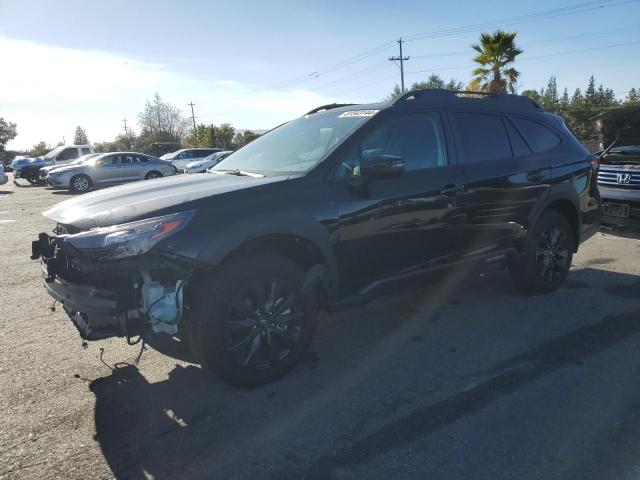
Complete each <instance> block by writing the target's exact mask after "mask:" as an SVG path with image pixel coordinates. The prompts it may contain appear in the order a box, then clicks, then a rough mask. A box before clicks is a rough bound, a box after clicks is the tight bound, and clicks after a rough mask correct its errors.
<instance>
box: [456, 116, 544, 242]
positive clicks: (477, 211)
mask: <svg viewBox="0 0 640 480" xmlns="http://www.w3.org/2000/svg"><path fill="white" fill-rule="evenodd" d="M450 118H451V123H452V125H454V127H455V132H456V141H457V145H458V146H459V151H460V152H461V155H460V168H461V170H462V173H463V174H464V177H465V182H466V188H465V191H464V192H463V193H461V194H460V197H459V202H460V205H461V206H463V207H464V208H465V211H466V214H467V218H468V220H467V225H466V227H465V229H466V230H467V233H466V235H465V238H466V242H465V250H466V251H467V252H471V253H475V252H482V253H486V252H489V251H491V250H493V249H498V250H499V249H503V248H507V247H511V246H513V245H514V242H515V241H517V240H518V238H521V237H522V236H523V234H524V229H525V228H526V225H527V219H528V218H529V212H531V210H532V209H533V206H534V205H535V203H536V201H537V200H538V199H539V198H540V196H541V195H543V194H544V192H545V191H546V190H548V188H549V181H550V179H551V177H550V169H549V168H546V167H545V164H544V162H539V161H538V160H536V159H535V158H534V157H533V156H532V153H531V150H530V149H529V147H528V146H527V145H526V143H524V141H523V139H522V138H521V137H520V136H519V134H518V133H517V132H516V131H515V130H513V129H512V128H511V127H512V126H511V125H510V124H508V123H505V121H506V119H504V118H502V116H500V115H496V114H488V113H486V114H485V113H467V112H451V113H450ZM507 127H508V128H507ZM515 135H518V136H517V137H516V136H515ZM514 152H515V154H514Z"/></svg>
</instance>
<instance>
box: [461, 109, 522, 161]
mask: <svg viewBox="0 0 640 480" xmlns="http://www.w3.org/2000/svg"><path fill="white" fill-rule="evenodd" d="M452 117H453V121H454V123H455V126H456V130H457V132H458V137H459V139H460V143H461V146H462V154H463V155H462V161H463V163H478V162H486V161H489V160H500V159H503V158H511V156H512V154H511V144H510V143H509V138H508V137H507V132H506V130H505V128H504V124H503V123H502V118H500V116H498V115H490V114H484V113H453V114H452Z"/></svg>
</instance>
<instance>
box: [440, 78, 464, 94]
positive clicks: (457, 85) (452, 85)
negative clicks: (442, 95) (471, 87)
mask: <svg viewBox="0 0 640 480" xmlns="http://www.w3.org/2000/svg"><path fill="white" fill-rule="evenodd" d="M444 88H446V89H447V90H452V91H457V92H460V91H462V90H464V89H465V88H464V83H462V82H461V81H459V80H456V79H455V78H452V79H451V80H449V81H448V82H447V84H446V85H445V87H444Z"/></svg>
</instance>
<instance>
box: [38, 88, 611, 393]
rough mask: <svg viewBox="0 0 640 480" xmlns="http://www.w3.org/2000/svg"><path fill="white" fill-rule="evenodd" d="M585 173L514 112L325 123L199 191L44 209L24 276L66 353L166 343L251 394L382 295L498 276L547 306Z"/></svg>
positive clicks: (207, 179)
mask: <svg viewBox="0 0 640 480" xmlns="http://www.w3.org/2000/svg"><path fill="white" fill-rule="evenodd" d="M597 160H598V157H596V156H594V155H592V154H590V153H589V152H588V151H587V150H586V149H585V148H584V147H583V146H582V145H581V144H580V142H578V141H577V140H576V139H575V137H574V136H573V135H572V134H571V133H570V132H569V130H568V129H567V128H566V127H565V126H564V123H563V121H562V119H561V118H560V117H558V116H556V115H552V114H549V113H546V112H544V111H543V110H542V109H540V108H539V107H538V106H537V104H535V103H534V102H533V101H532V100H530V99H528V98H527V97H522V96H517V95H487V96H483V98H476V97H469V96H463V95H457V94H455V93H453V92H449V91H446V90H419V91H413V92H409V93H408V94H405V95H402V96H401V97H400V98H399V99H398V100H396V101H395V102H394V103H393V104H391V105H387V104H372V105H349V106H336V105H327V106H323V107H319V108H317V109H314V110H312V111H310V112H308V113H307V114H306V115H304V116H303V117H301V118H298V119H296V120H293V121H291V122H289V123H286V124H284V125H281V126H280V127H277V128H275V129H274V130H272V131H270V132H268V133H266V134H264V135H262V136H261V137H260V138H258V139H257V140H254V141H253V142H251V143H250V144H248V145H246V146H244V147H243V148H241V149H240V150H238V151H237V152H235V153H234V154H233V155H231V156H229V157H227V158H226V159H225V160H223V161H222V162H220V163H219V164H218V165H216V166H215V167H214V168H213V169H211V170H209V172H208V173H206V174H203V175H184V176H178V177H173V178H167V179H161V180H158V181H156V182H152V183H149V184H148V185H145V184H143V185H126V186H121V187H116V188H113V189H108V190H105V191H102V192H96V193H93V194H89V195H86V196H83V197H79V198H75V199H71V200H67V201H66V202H63V203H60V204H58V205H56V206H54V207H53V208H51V209H49V210H47V211H46V212H44V215H45V216H46V217H47V218H49V219H51V220H53V221H55V222H57V223H58V225H57V227H56V228H57V230H56V231H57V232H58V233H59V234H62V235H59V236H57V235H49V234H47V233H41V234H40V236H39V238H38V239H37V240H35V241H34V242H33V245H32V249H33V255H32V258H34V259H42V261H43V262H44V265H45V267H46V268H44V271H43V274H44V276H45V283H44V285H45V288H46V289H47V291H48V292H49V294H50V295H51V296H52V297H53V298H55V299H56V300H58V301H59V302H61V303H62V304H63V306H64V309H65V311H66V312H67V313H68V314H69V317H70V318H71V320H72V321H73V323H74V324H75V325H76V327H77V328H78V330H79V332H80V335H81V336H82V337H83V338H85V339H87V340H99V339H103V338H108V337H114V336H125V337H128V338H129V340H131V339H134V338H136V336H138V335H142V337H143V338H149V336H151V335H154V334H157V333H169V334H172V335H181V336H182V338H183V339H185V340H186V341H187V344H188V345H189V346H190V348H191V349H192V351H193V352H194V355H195V356H196V358H198V360H199V361H200V362H201V363H202V365H203V366H204V367H205V368H208V369H212V370H213V371H215V372H217V373H218V374H219V375H220V376H221V377H222V378H223V379H225V380H226V381H227V382H229V383H232V384H235V385H245V386H247V385H249V386H252V385H258V384H262V383H265V382H269V381H271V380H274V379H275V378H278V377H280V376H281V375H284V374H285V373H286V372H287V371H289V370H290V369H291V368H293V367H294V366H295V365H296V363H298V362H299V361H300V360H301V358H302V357H303V355H304V354H305V351H306V350H307V348H308V347H309V345H310V343H311V341H312V339H313V336H314V331H315V326H316V318H317V313H318V309H319V308H326V309H336V308H344V307H345V306H349V305H354V304H357V303H359V302H362V301H365V300H368V299H371V298H372V297H375V296H376V295H379V294H380V293H381V292H383V291H384V290H385V288H386V287H388V286H389V285H390V284H393V283H395V282H398V281H404V280H407V279H409V278H413V279H422V278H423V277H424V276H428V275H433V274H434V273H438V274H439V275H441V276H442V275H445V278H446V273H443V272H446V270H445V268H467V266H469V265H472V264H478V263H479V264H499V265H502V264H506V265H508V266H509V269H510V271H511V275H512V277H513V279H514V280H515V282H516V284H517V285H518V286H519V287H521V288H522V289H523V290H525V291H528V292H536V293H546V292H551V291H553V290H555V289H556V288H558V287H559V286H560V285H561V284H562V283H563V281H564V280H565V278H566V276H567V273H568V271H569V267H570V265H571V261H572V256H573V254H574V252H576V251H577V249H578V246H579V245H580V243H581V242H583V241H584V240H585V239H587V238H589V237H590V236H591V235H593V234H594V233H595V232H596V231H597V230H598V227H599V224H600V216H601V202H600V196H599V193H598V188H597V184H596V170H595V168H596V166H597ZM132 206H135V208H132Z"/></svg>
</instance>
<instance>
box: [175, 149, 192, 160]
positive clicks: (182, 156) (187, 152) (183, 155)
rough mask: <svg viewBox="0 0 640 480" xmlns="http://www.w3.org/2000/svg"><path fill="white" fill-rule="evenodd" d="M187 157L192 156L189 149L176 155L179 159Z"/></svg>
mask: <svg viewBox="0 0 640 480" xmlns="http://www.w3.org/2000/svg"><path fill="white" fill-rule="evenodd" d="M187 158H193V152H192V151H191V150H187V151H186V152H182V153H181V154H180V155H178V159H179V160H185V159H187Z"/></svg>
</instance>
